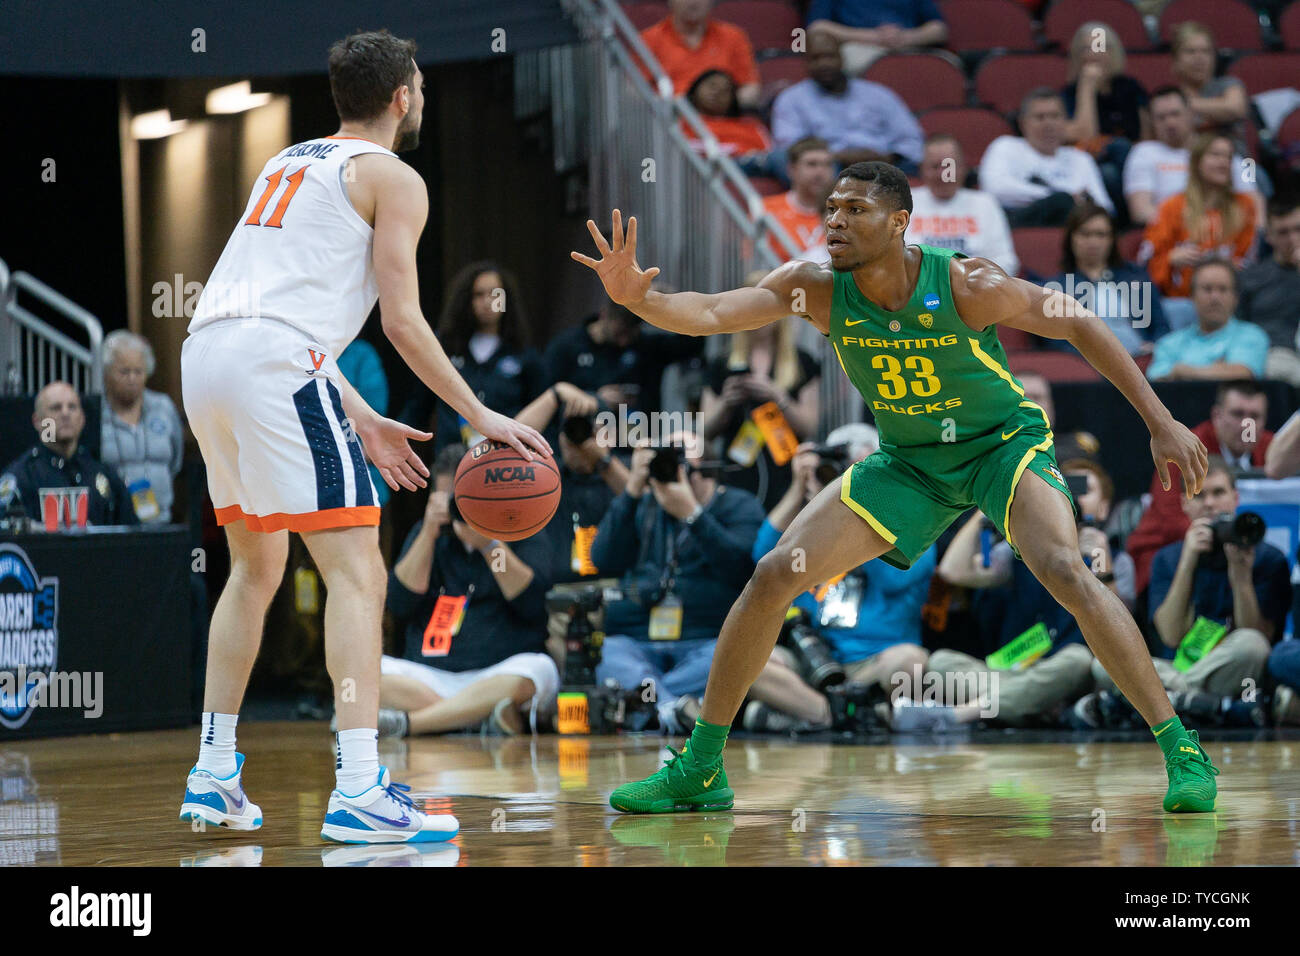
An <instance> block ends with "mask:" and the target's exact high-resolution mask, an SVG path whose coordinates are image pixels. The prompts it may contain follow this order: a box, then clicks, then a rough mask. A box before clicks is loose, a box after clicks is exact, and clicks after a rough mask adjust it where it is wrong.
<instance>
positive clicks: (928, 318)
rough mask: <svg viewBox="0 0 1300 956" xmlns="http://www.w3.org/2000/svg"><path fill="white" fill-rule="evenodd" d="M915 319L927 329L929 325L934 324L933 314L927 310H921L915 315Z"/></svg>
mask: <svg viewBox="0 0 1300 956" xmlns="http://www.w3.org/2000/svg"><path fill="white" fill-rule="evenodd" d="M916 320H917V321H918V322H920V323H921V325H922V326H923V327H924V328H927V329H928V328H929V327H930V326H932V325H934V316H933V315H931V314H930V313H929V312H922V313H921V314H920V315H918V316H917V317H916Z"/></svg>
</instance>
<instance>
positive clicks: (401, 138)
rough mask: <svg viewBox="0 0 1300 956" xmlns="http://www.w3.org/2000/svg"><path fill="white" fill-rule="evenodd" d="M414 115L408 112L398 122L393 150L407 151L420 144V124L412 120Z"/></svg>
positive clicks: (398, 151) (396, 151)
mask: <svg viewBox="0 0 1300 956" xmlns="http://www.w3.org/2000/svg"><path fill="white" fill-rule="evenodd" d="M411 119H412V117H411V114H410V113H407V114H406V116H405V117H403V118H402V122H401V123H400V124H398V127H397V135H396V136H394V137H393V152H394V153H407V152H410V151H411V150H413V149H415V148H416V147H417V146H419V145H420V125H419V123H417V122H410V125H407V124H408V121H411Z"/></svg>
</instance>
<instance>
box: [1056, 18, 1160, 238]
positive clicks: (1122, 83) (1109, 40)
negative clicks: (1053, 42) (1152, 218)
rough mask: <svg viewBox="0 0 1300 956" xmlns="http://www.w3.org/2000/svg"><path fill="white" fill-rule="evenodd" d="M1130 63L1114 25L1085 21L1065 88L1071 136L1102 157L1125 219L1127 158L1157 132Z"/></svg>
mask: <svg viewBox="0 0 1300 956" xmlns="http://www.w3.org/2000/svg"><path fill="white" fill-rule="evenodd" d="M1099 39H1100V40H1101V41H1102V42H1101V43H1100V44H1098V42H1097V41H1098V40H1099ZM1099 47H1100V48H1099ZM1124 65H1125V56H1124V44H1123V43H1122V42H1121V41H1120V38H1119V35H1118V34H1116V33H1115V31H1114V30H1112V29H1111V28H1110V27H1109V26H1107V25H1106V24H1104V23H1100V22H1098V21H1095V20H1094V21H1092V22H1090V23H1083V24H1080V25H1079V28H1078V29H1077V30H1075V31H1074V37H1073V39H1072V40H1071V41H1070V72H1069V77H1068V78H1069V83H1068V84H1067V85H1066V87H1065V89H1064V90H1062V91H1061V92H1062V96H1063V97H1064V99H1065V111H1066V113H1067V114H1068V115H1069V117H1070V120H1069V122H1068V123H1066V126H1065V141H1066V142H1067V143H1071V144H1073V145H1075V146H1078V147H1079V148H1080V149H1081V150H1083V151H1084V152H1085V153H1087V154H1088V155H1090V156H1091V157H1092V158H1093V159H1095V160H1096V161H1097V166H1098V168H1099V169H1100V170H1101V178H1102V181H1103V182H1104V183H1105V184H1106V191H1107V192H1108V193H1109V195H1110V197H1111V199H1112V200H1113V201H1114V203H1115V208H1116V210H1118V216H1119V218H1120V219H1124V218H1125V217H1126V215H1127V210H1126V209H1125V208H1124V202H1123V188H1122V181H1123V170H1124V160H1125V158H1126V157H1127V156H1128V152H1129V149H1130V148H1131V147H1132V145H1133V144H1134V143H1136V142H1138V140H1141V139H1146V138H1147V137H1149V136H1150V135H1151V115H1150V113H1149V112H1148V111H1147V93H1146V90H1144V89H1143V88H1142V84H1141V83H1139V82H1138V81H1137V80H1135V79H1133V78H1132V77H1131V76H1127V75H1125V73H1124Z"/></svg>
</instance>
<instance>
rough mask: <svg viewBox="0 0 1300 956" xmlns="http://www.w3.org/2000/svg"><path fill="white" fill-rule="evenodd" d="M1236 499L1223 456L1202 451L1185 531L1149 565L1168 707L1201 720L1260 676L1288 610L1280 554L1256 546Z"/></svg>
mask: <svg viewBox="0 0 1300 956" xmlns="http://www.w3.org/2000/svg"><path fill="white" fill-rule="evenodd" d="M1237 503H1238V499H1237V488H1236V482H1235V480H1234V478H1233V475H1232V472H1231V471H1230V469H1229V467H1228V464H1227V462H1225V461H1224V459H1223V458H1222V457H1220V456H1218V455H1210V459H1209V471H1208V473H1207V474H1206V476H1205V482H1204V484H1203V486H1202V488H1201V492H1200V494H1198V495H1196V496H1195V497H1194V498H1192V499H1191V500H1188V499H1186V497H1184V499H1183V512H1184V513H1185V514H1186V515H1187V519H1188V521H1189V522H1190V527H1189V528H1188V530H1187V533H1186V534H1185V535H1184V536H1183V539H1182V540H1181V541H1176V542H1174V543H1173V544H1170V545H1167V546H1166V547H1164V548H1161V549H1160V551H1158V552H1157V553H1156V556H1155V559H1154V560H1153V561H1152V563H1151V592H1150V603H1151V607H1152V608H1153V609H1154V610H1153V611H1152V614H1151V622H1152V624H1153V626H1154V629H1155V632H1156V634H1157V635H1158V636H1159V638H1160V640H1161V642H1162V643H1163V644H1164V647H1165V653H1164V656H1163V658H1157V659H1156V661H1155V665H1156V672H1157V673H1158V674H1159V675H1160V679H1161V682H1162V683H1163V684H1164V685H1165V687H1166V689H1168V690H1170V691H1174V692H1175V695H1176V696H1174V702H1175V706H1176V707H1184V706H1186V705H1190V706H1192V708H1193V709H1196V710H1199V711H1203V712H1206V713H1205V715H1206V716H1211V715H1213V714H1216V713H1217V714H1219V715H1223V716H1226V715H1228V714H1229V711H1230V709H1231V708H1232V707H1233V704H1234V702H1237V701H1241V700H1242V691H1243V690H1245V689H1247V687H1248V686H1251V685H1247V683H1246V682H1247V681H1252V682H1254V683H1256V684H1257V683H1258V682H1259V681H1260V679H1261V678H1262V677H1263V676H1264V670H1265V663H1266V661H1267V660H1268V656H1269V651H1270V649H1271V647H1272V644H1273V642H1275V641H1277V640H1279V639H1280V638H1281V636H1282V632H1283V628H1284V626H1285V623H1286V614H1287V611H1288V610H1289V609H1290V607H1291V572H1290V568H1289V566H1288V564H1287V560H1286V556H1285V555H1283V554H1282V552H1281V551H1279V550H1278V549H1277V548H1275V547H1273V546H1272V545H1269V544H1265V543H1264V541H1263V538H1264V531H1265V528H1264V522H1263V520H1262V519H1261V518H1260V517H1259V515H1257V514H1254V513H1253V512H1242V513H1241V514H1235V512H1236V509H1237ZM1093 674H1094V676H1095V677H1096V679H1097V684H1098V686H1099V687H1101V688H1103V689H1105V690H1107V691H1109V692H1112V693H1113V692H1114V690H1115V686H1114V684H1113V682H1111V681H1110V679H1109V678H1108V677H1106V675H1105V672H1104V671H1103V670H1102V668H1101V667H1099V666H1096V665H1094V667H1093ZM1177 695H1182V699H1181V701H1180V698H1179V696H1177ZM1198 695H1199V696H1198ZM1205 695H1209V697H1210V698H1212V700H1209V701H1207V700H1205V699H1204V697H1205Z"/></svg>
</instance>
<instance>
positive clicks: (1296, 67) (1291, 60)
mask: <svg viewBox="0 0 1300 956" xmlns="http://www.w3.org/2000/svg"><path fill="white" fill-rule="evenodd" d="M1228 75H1229V76H1235V77H1236V78H1237V79H1239V80H1241V82H1243V83H1245V84H1246V92H1247V93H1249V94H1250V95H1251V96H1254V95H1255V94H1256V93H1263V92H1264V91H1265V90H1277V89H1282V88H1283V87H1287V86H1295V85H1296V83H1297V82H1300V53H1250V54H1248V55H1246V56H1243V57H1242V58H1241V59H1240V60H1238V61H1237V62H1236V63H1234V64H1232V66H1231V67H1229V68H1228Z"/></svg>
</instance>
